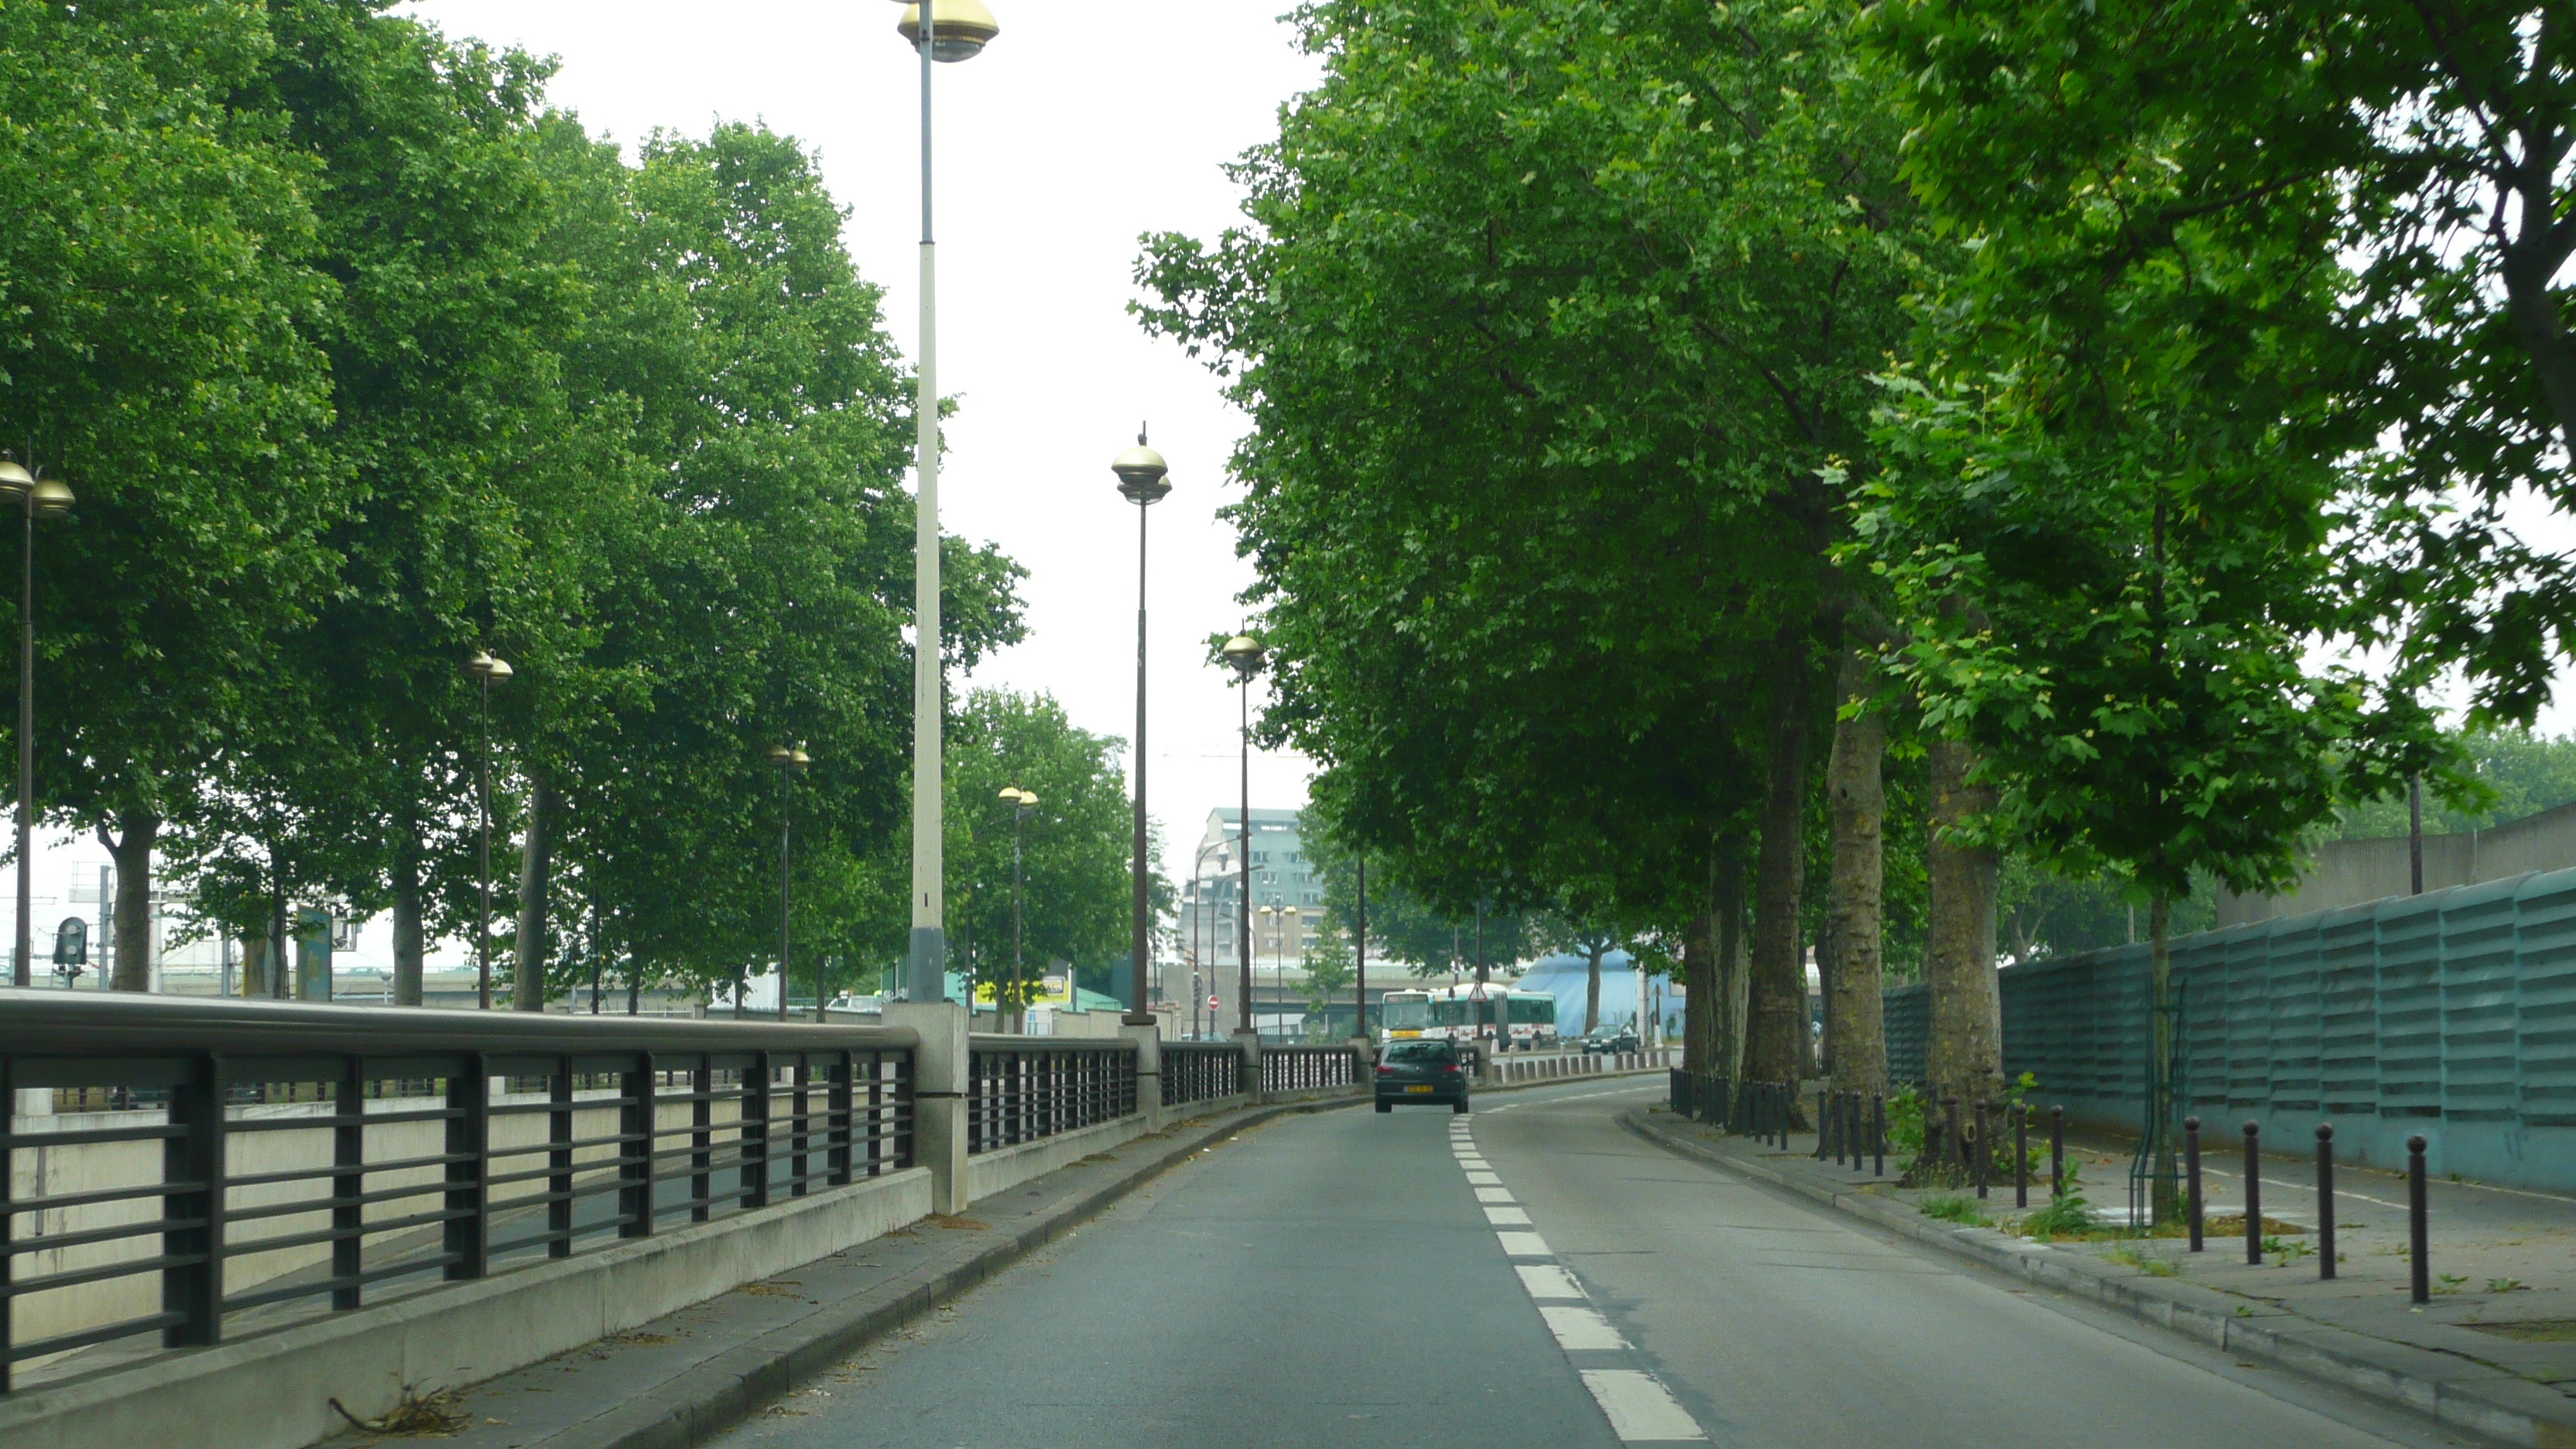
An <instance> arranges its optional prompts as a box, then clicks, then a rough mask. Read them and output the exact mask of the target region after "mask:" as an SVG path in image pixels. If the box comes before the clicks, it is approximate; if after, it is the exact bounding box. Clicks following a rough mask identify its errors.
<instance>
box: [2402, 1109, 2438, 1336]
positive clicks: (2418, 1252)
mask: <svg viewBox="0 0 2576 1449" xmlns="http://www.w3.org/2000/svg"><path fill="white" fill-rule="evenodd" d="M2424 1239H2425V1224H2424V1138H2423V1136H2422V1134H2420V1133H2419V1134H2417V1135H2416V1136H2413V1137H2409V1138H2407V1139H2406V1241H2407V1244H2408V1246H2409V1248H2410V1249H2411V1250H2412V1251H2411V1252H2410V1253H2409V1256H2410V1257H2412V1258H2413V1259H2414V1260H2415V1263H2414V1268H2415V1277H2414V1283H2413V1288H2414V1297H2415V1301H2416V1302H2418V1303H2430V1302H2432V1301H2433V1265H2432V1263H2431V1262H2430V1261H2429V1260H2430V1258H2431V1257H2432V1251H2431V1245H2430V1244H2428V1243H2426V1242H2425V1240H2424Z"/></svg>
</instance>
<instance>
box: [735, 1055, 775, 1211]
mask: <svg viewBox="0 0 2576 1449" xmlns="http://www.w3.org/2000/svg"><path fill="white" fill-rule="evenodd" d="M771 1086H772V1083H771V1082H770V1079H769V1053H767V1052H754V1053H752V1054H751V1065H750V1066H747V1067H745V1068H743V1069H742V1091H741V1092H740V1094H739V1097H740V1101H741V1105H740V1106H739V1107H737V1108H735V1110H736V1111H738V1112H740V1113H741V1114H742V1116H741V1119H740V1137H741V1140H740V1143H739V1149H740V1151H741V1153H742V1179H741V1182H740V1184H739V1186H740V1189H741V1192H742V1197H741V1199H740V1201H741V1203H742V1206H743V1207H744V1208H745V1209H746V1210H748V1209H751V1208H765V1207H767V1206H769V1093H770V1088H771Z"/></svg>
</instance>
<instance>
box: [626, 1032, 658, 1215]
mask: <svg viewBox="0 0 2576 1449" xmlns="http://www.w3.org/2000/svg"><path fill="white" fill-rule="evenodd" d="M654 1075H655V1073H654V1070H653V1054H652V1053H651V1052H645V1053H642V1054H641V1055H639V1056H638V1057H637V1058H636V1059H635V1065H634V1067H633V1069H631V1070H629V1071H628V1072H627V1073H626V1080H625V1082H624V1083H622V1084H621V1085H622V1086H623V1087H624V1090H623V1091H621V1092H619V1093H618V1095H619V1096H621V1097H623V1098H625V1101H624V1103H623V1104H621V1105H620V1106H619V1108H618V1110H617V1117H618V1123H617V1134H618V1135H619V1136H621V1137H623V1138H625V1139H626V1140H625V1141H624V1142H621V1143H619V1144H618V1145H617V1216H618V1217H619V1218H620V1219H621V1221H620V1222H619V1223H618V1224H617V1236H619V1237H621V1238H649V1237H651V1236H653V1139H654V1133H653V1129H654V1125H655V1124H654V1120H653V1111H654V1108H653V1085H654V1083H653V1078H654Z"/></svg>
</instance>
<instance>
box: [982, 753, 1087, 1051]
mask: <svg viewBox="0 0 2576 1449" xmlns="http://www.w3.org/2000/svg"><path fill="white" fill-rule="evenodd" d="M1002 800H1003V802H1004V803H1005V804H1008V805H1009V806H1010V807H1011V1001H1010V1005H1011V1010H1012V1012H1013V1013H1014V1014H1015V1016H1016V1019H1017V1025H1016V1026H1015V1027H1014V1028H1013V1029H1014V1030H1018V1031H1022V1032H1025V1031H1027V1030H1028V1010H1029V1006H1028V999H1027V997H1026V996H1025V995H1023V994H1022V993H1023V991H1024V990H1025V988H1024V987H1022V986H1021V985H1020V983H1021V982H1022V981H1024V980H1026V979H1027V978H1026V977H1025V976H1023V975H1022V974H1021V970H1020V946H1021V943H1022V941H1023V940H1025V939H1026V938H1025V936H1024V935H1023V933H1022V931H1021V923H1020V898H1021V890H1022V876H1021V870H1020V861H1021V855H1022V849H1023V847H1024V846H1025V845H1026V844H1027V843H1028V824H1029V817H1030V816H1032V815H1035V814H1036V813H1038V797H1037V795H1036V793H1035V792H1033V791H1028V790H1023V789H1021V788H1020V787H1019V786H1017V785H1004V786H1003V787H1002ZM996 1004H997V1005H998V1004H999V1003H996ZM1065 1004H1066V1005H1067V1006H1071V1005H1072V1004H1073V1001H1072V993H1071V992H1070V991H1068V992H1066V1000H1065Z"/></svg>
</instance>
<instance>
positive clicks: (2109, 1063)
mask: <svg viewBox="0 0 2576 1449" xmlns="http://www.w3.org/2000/svg"><path fill="white" fill-rule="evenodd" d="M2172 953H2173V976H2174V982H2175V985H2176V989H2177V991H2178V993H2179V1000H2180V1003H2181V1007H2182V1012H2181V1020H2180V1026H2181V1030H2182V1033H2183V1040H2182V1044H2181V1047H2182V1068H2181V1080H2180V1081H2179V1082H2177V1084H2176V1090H2177V1092H2178V1094H2179V1095H2180V1096H2181V1098H2182V1100H2183V1102H2184V1110H2185V1111H2187V1112H2195V1113H2198V1114H2199V1115H2200V1117H2201V1118H2202V1119H2203V1120H2204V1121H2208V1122H2212V1123H2223V1124H2225V1126H2226V1128H2227V1129H2228V1131H2229V1133H2230V1135H2232V1134H2233V1129H2234V1127H2235V1125H2236V1124H2237V1123H2239V1122H2241V1121H2244V1120H2245V1119H2247V1118H2252V1119H2253V1120H2255V1121H2258V1122H2261V1123H2262V1124H2263V1127H2264V1133H2265V1136H2266V1137H2267V1138H2270V1139H2271V1140H2273V1141H2276V1142H2289V1143H2304V1142H2306V1141H2307V1140H2309V1139H2308V1133H2309V1130H2310V1129H2311V1128H2313V1127H2314V1126H2315V1125H2316V1124H2317V1123H2318V1122H2319V1121H2332V1122H2333V1123H2334V1124H2335V1144H2336V1146H2337V1147H2338V1148H2339V1149H2348V1151H2349V1156H2350V1157H2351V1158H2352V1159H2353V1160H2356V1161H2362V1162H2372V1163H2379V1164H2384V1165H2390V1166H2397V1165H2402V1164H2403V1163H2404V1161H2405V1140H2406V1137H2407V1136H2408V1134H2410V1133H2415V1132H2421V1133H2423V1134H2424V1135H2425V1136H2426V1137H2427V1138H2429V1139H2430V1140H2431V1142H2432V1149H2431V1160H2430V1166H2431V1167H2432V1168H2433V1170H2434V1171H2436V1172H2456V1173H2460V1174H2462V1175H2464V1176H2468V1177H2473V1178H2478V1179H2481V1180H2483V1181H2488V1182H2496V1183H2504V1184H2513V1185H2521V1186H2528V1187H2537V1188H2551V1189H2560V1190H2576V870H2561V871H2548V872H2541V873H2536V874H2530V875H2523V876H2516V877H2512V878H2510V879H2506V880H2498V881H2488V882H2484V883H2482V884H2478V885H2470V886H2457V887H2453V888H2451V889H2448V890H2442V891H2434V892H2430V893H2427V894H2425V895H2420V896H2401V897H2396V898H2393V899H2389V900H2384V901H2377V902H2373V903H2370V904H2367V905H2360V906H2352V907H2347V908H2345V909H2342V910H2336V911H2326V912H2319V913H2317V914H2313V915H2306V916H2293V917H2289V918H2286V919H2282V920H2273V921H2263V922H2258V923H2255V924H2252V925H2245V926H2235V927H2230V928H2229V929H2226V930H2222V931H2208V932H2202V933H2199V934H2196V935H2190V936H2184V937H2180V938H2177V939H2176V940H2175V941H2174V942H2173V944H2172ZM2001 986H2002V993H2003V1027H2004V1045H2003V1052H2004V1069H2005V1071H2006V1072H2007V1073H2013V1074H2018V1073H2021V1072H2025V1071H2027V1072H2030V1073H2032V1074H2033V1075H2034V1076H2036V1077H2037V1078H2038V1079H2039V1083H2040V1088H2039V1098H2038V1100H2040V1101H2043V1102H2047V1103H2057V1102H2063V1103H2065V1105H2066V1108H2067V1111H2068V1115H2070V1116H2071V1117H2074V1118H2075V1119H2077V1120H2078V1121H2086V1122H2091V1123H2095V1124H2097V1125H2102V1126H2112V1127H2119V1128H2122V1129H2130V1130H2134V1128H2135V1127H2136V1125H2137V1123H2138V1119H2139V1117H2140V1115H2141V1113H2142V1112H2143V1110H2144V1105H2145V1104H2144V1099H2143V1096H2142V1093H2143V1091H2144V1087H2145V1076H2146V1053H2147V1038H2148V1021H2149V1016H2150V1012H2149V995H2148V981H2147V948H2146V947H2145V946H2143V945H2138V946H2121V947H2115V948H2112V949H2108V950H2102V951H2089V952H2085V953H2082V954H2080V955H2073V956H2063V957H2057V958H2053V959H2050V960H2045V961H2036V962H2032V963H2031V964H2029V965H2024V966H2014V967H2011V968H2009V969H2007V970H2005V971H2004V972H2003V973H2001ZM1886 1001H1887V1055H1888V1075H1889V1077H1890V1079H1891V1080H1893V1081H1897V1082H1908V1081H1921V1080H1922V1079H1923V1077H1924V1045H1925V1040H1924V1039H1925V1028H1926V1026H1927V1025H1928V1022H1929V1016H1930V1011H1929V1008H1930V1001H1929V998H1928V996H1927V995H1926V993H1925V989H1924V988H1923V987H1922V986H1919V985H1915V986H1903V987H1897V988H1893V989H1891V990H1890V991H1889V992H1888V993H1887V996H1886Z"/></svg>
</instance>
